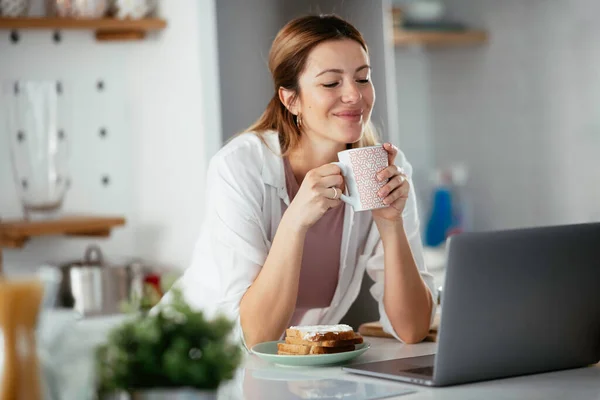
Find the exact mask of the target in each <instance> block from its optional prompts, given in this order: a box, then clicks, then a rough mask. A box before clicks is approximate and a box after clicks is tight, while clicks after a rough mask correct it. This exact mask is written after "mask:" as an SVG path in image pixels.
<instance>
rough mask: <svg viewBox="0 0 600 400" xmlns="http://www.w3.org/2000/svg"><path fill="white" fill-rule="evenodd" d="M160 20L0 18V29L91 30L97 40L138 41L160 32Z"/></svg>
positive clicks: (164, 22)
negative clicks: (148, 34) (151, 33)
mask: <svg viewBox="0 0 600 400" xmlns="http://www.w3.org/2000/svg"><path fill="white" fill-rule="evenodd" d="M166 26H167V22H166V21H165V20H163V19H160V18H146V19H137V20H121V19H116V18H100V19H75V18H46V17H42V18H29V17H26V18H0V29H10V30H30V29H34V30H65V29H66V30H93V31H95V32H96V39H98V40H139V39H143V38H144V37H145V36H146V33H147V32H149V31H158V30H162V29H164V28H165V27H166Z"/></svg>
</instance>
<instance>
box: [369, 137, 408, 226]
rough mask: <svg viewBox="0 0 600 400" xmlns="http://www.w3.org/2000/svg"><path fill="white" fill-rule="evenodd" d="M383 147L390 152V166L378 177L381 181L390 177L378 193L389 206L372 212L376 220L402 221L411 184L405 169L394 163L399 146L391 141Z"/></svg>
mask: <svg viewBox="0 0 600 400" xmlns="http://www.w3.org/2000/svg"><path fill="white" fill-rule="evenodd" d="M383 148H384V149H385V151H387V153H388V160H389V166H388V167H387V168H385V169H383V170H382V171H380V172H379V173H378V174H377V179H379V180H380V181H385V180H386V179H389V181H388V182H387V184H385V186H383V187H382V188H381V189H379V192H377V195H378V196H379V197H380V198H382V199H383V202H384V203H385V204H386V205H388V206H389V207H385V208H379V209H377V210H373V211H371V212H372V213H373V219H374V220H375V222H383V221H385V222H399V221H402V211H404V206H405V205H406V200H407V199H408V192H409V191H410V184H409V183H408V178H407V176H406V175H405V174H404V171H403V170H402V169H401V168H398V167H397V166H396V165H395V164H394V161H395V159H396V155H397V154H398V148H397V147H396V146H394V145H392V144H390V143H385V144H384V145H383Z"/></svg>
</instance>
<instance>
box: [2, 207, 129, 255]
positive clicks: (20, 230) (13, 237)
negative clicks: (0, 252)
mask: <svg viewBox="0 0 600 400" xmlns="http://www.w3.org/2000/svg"><path fill="white" fill-rule="evenodd" d="M124 224H125V218H122V217H96V216H75V215H74V216H65V217H63V218H60V219H56V220H48V221H25V220H12V221H11V220H6V221H0V247H5V248H21V247H23V245H24V244H25V242H27V240H29V239H30V238H32V237H35V236H47V235H74V236H97V237H106V236H109V235H110V230H111V229H112V228H114V227H116V226H121V225H124Z"/></svg>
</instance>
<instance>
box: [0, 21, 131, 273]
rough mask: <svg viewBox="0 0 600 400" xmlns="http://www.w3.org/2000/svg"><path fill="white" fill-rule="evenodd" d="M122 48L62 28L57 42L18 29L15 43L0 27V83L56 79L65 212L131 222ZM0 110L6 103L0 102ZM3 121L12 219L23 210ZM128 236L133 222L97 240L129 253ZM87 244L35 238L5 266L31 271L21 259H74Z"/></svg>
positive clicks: (3, 203)
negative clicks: (65, 171)
mask: <svg viewBox="0 0 600 400" xmlns="http://www.w3.org/2000/svg"><path fill="white" fill-rule="evenodd" d="M126 51H127V49H126V47H125V46H118V45H116V46H115V45H113V46H101V45H99V44H98V43H97V42H96V41H95V40H94V38H93V33H92V32H68V31H65V32H61V41H60V42H58V43H57V42H55V41H54V33H53V32H51V31H44V32H39V31H37V32H36V31H20V32H19V40H18V41H17V42H16V43H14V42H13V41H12V40H11V32H8V31H0V60H1V61H0V80H1V81H3V82H6V81H11V80H15V79H32V80H35V79H51V80H58V81H60V82H61V84H62V88H63V93H62V95H61V103H62V104H63V105H64V108H63V109H62V111H63V112H64V113H65V114H64V115H65V117H66V118H67V123H66V126H65V133H66V138H67V141H68V147H69V166H70V175H71V188H70V189H69V190H68V192H67V194H66V197H65V202H64V205H63V210H64V212H71V213H97V214H109V215H124V216H125V217H126V218H128V219H129V220H131V218H132V216H133V215H132V209H133V201H134V199H135V194H134V188H133V185H132V181H133V172H132V171H133V168H134V165H133V163H134V155H133V144H132V135H131V129H130V126H129V123H128V120H127V115H128V107H129V106H130V104H128V98H129V96H128V95H127V93H126V91H127V82H126V81H125V78H126V75H125V74H124V73H123V71H124V70H126V61H127V58H126V57H124V52H126ZM0 101H1V100H0ZM0 109H1V110H6V107H5V106H4V105H3V104H0ZM4 122H5V121H4V120H3V121H2V123H0V140H1V142H0V149H1V150H0V151H1V152H0V193H1V194H2V195H1V196H0V215H1V216H2V217H3V218H14V217H17V218H18V217H21V216H22V212H21V208H20V201H19V199H18V194H17V191H16V188H15V185H14V176H13V171H12V165H11V163H10V156H9V155H10V153H9V145H8V144H9V143H8V135H11V134H13V133H12V132H8V131H7V128H8V127H7V124H5V123H4ZM101 133H102V134H101ZM104 178H107V179H108V184H105V183H104ZM131 235H132V233H131V227H129V228H128V227H126V228H124V229H117V230H115V231H114V236H113V237H112V238H111V239H101V240H99V242H100V243H101V245H102V247H103V248H104V249H105V250H106V251H107V252H109V253H111V252H112V253H119V254H127V253H130V252H133V249H131V244H132V239H131ZM91 241H92V240H89V239H71V238H69V239H64V238H44V239H36V240H34V241H32V242H31V243H29V244H28V245H27V247H26V250H27V251H25V250H18V251H5V264H6V265H7V266H8V268H10V266H11V265H15V266H18V269H17V270H18V271H29V270H30V268H27V264H30V263H31V264H33V265H32V266H35V265H36V264H39V263H40V262H42V261H44V259H47V260H52V261H65V260H67V259H69V258H79V257H81V254H82V250H83V248H84V247H85V245H86V244H87V243H89V242H91ZM128 250H129V251H128Z"/></svg>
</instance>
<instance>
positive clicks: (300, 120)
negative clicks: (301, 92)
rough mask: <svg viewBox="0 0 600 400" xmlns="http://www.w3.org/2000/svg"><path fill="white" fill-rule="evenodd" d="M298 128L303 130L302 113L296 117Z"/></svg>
mask: <svg viewBox="0 0 600 400" xmlns="http://www.w3.org/2000/svg"><path fill="white" fill-rule="evenodd" d="M296 126H297V127H298V128H302V115H301V114H300V113H298V115H297V116H296Z"/></svg>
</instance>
